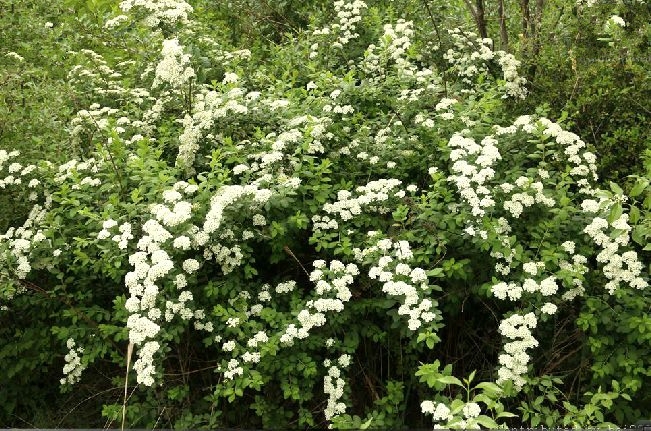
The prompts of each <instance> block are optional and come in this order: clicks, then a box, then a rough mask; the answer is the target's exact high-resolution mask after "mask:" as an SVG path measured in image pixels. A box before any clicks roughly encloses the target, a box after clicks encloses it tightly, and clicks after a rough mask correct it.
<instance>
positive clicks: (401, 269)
mask: <svg viewBox="0 0 651 431" xmlns="http://www.w3.org/2000/svg"><path fill="white" fill-rule="evenodd" d="M369 234H370V236H371V237H374V236H376V232H370V233H369ZM354 252H355V257H356V259H357V260H358V261H359V262H360V263H361V262H365V261H369V260H370V261H371V262H373V264H372V265H373V266H371V268H370V269H369V272H368V276H369V277H370V278H371V279H373V280H378V281H379V282H381V283H383V284H382V291H383V292H384V293H386V294H387V295H391V296H395V297H401V298H402V303H401V304H400V306H399V307H398V314H399V315H401V316H408V318H409V320H408V326H409V329H410V330H411V331H416V330H417V329H418V328H420V327H421V325H422V322H426V323H428V322H431V321H432V320H434V318H435V317H436V314H435V313H434V312H433V311H431V310H432V308H433V307H434V303H433V302H432V301H431V300H430V299H428V298H426V297H424V296H425V295H421V294H419V292H423V293H425V292H426V291H427V290H428V288H429V285H428V283H427V274H426V272H425V270H424V269H422V268H411V266H409V264H408V263H407V262H409V261H410V260H411V259H412V258H413V253H412V251H411V248H410V246H409V243H408V242H407V241H396V242H393V241H391V240H390V239H386V238H385V239H379V240H378V241H377V242H376V243H375V245H373V246H371V247H368V248H366V249H364V250H360V249H355V250H354ZM421 296H423V297H421Z"/></svg>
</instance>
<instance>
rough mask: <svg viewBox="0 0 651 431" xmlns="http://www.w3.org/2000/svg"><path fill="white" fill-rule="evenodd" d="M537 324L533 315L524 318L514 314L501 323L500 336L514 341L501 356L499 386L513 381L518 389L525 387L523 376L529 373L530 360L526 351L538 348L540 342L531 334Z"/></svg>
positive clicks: (506, 345) (509, 343)
mask: <svg viewBox="0 0 651 431" xmlns="http://www.w3.org/2000/svg"><path fill="white" fill-rule="evenodd" d="M537 324H538V320H537V319H536V315H535V314H533V313H527V314H525V315H524V316H522V315H520V314H513V315H511V316H509V317H507V318H506V319H503V320H502V322H501V323H500V326H499V331H500V334H502V336H504V337H506V338H508V339H509V340H513V341H509V342H508V343H506V344H505V345H504V352H505V353H503V354H501V355H500V356H499V363H500V365H501V367H500V368H499V370H498V371H497V374H498V376H499V377H498V379H497V383H498V384H500V383H502V382H505V381H512V382H513V384H514V385H515V387H516V388H518V389H520V388H522V386H523V385H524V383H525V380H524V379H523V378H522V375H523V374H525V373H526V372H527V364H528V363H529V360H530V357H529V355H528V354H527V353H526V350H527V349H531V348H533V347H536V346H538V340H536V339H535V338H534V337H533V335H532V334H531V329H533V328H535V327H536V326H537Z"/></svg>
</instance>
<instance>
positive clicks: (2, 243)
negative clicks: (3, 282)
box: [0, 198, 51, 299]
mask: <svg viewBox="0 0 651 431" xmlns="http://www.w3.org/2000/svg"><path fill="white" fill-rule="evenodd" d="M50 205H51V200H50V199H49V198H48V199H47V200H46V202H45V206H41V205H39V204H36V205H34V206H33V207H32V209H31V211H30V212H29V215H28V216H27V219H26V220H25V222H24V223H23V225H22V226H20V227H18V228H14V227H10V228H9V229H7V232H5V233H4V234H3V235H0V247H2V248H0V252H2V251H3V252H4V253H0V263H7V262H9V263H11V264H12V265H13V266H14V269H13V271H14V274H15V276H16V278H18V279H19V280H24V279H25V278H27V275H28V274H29V273H30V272H31V271H32V269H33V268H32V262H30V255H31V251H32V247H33V246H35V245H37V244H39V243H41V242H43V241H45V239H46V237H45V234H44V232H43V231H42V230H41V229H39V225H40V223H41V221H42V220H43V218H44V217H45V215H46V214H47V210H48V209H49V206H50ZM3 249H4V250H3ZM23 291H24V288H19V289H17V293H22V292H23ZM7 299H11V298H7Z"/></svg>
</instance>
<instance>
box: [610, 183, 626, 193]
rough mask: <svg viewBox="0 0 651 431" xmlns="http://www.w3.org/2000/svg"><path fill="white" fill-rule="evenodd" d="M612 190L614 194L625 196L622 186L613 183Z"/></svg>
mask: <svg viewBox="0 0 651 431" xmlns="http://www.w3.org/2000/svg"><path fill="white" fill-rule="evenodd" d="M610 190H612V192H613V193H615V194H617V195H620V196H621V195H623V194H624V190H622V188H621V187H620V186H618V185H617V184H615V183H614V182H612V181H611V182H610Z"/></svg>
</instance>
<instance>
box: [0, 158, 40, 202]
mask: <svg viewBox="0 0 651 431" xmlns="http://www.w3.org/2000/svg"><path fill="white" fill-rule="evenodd" d="M19 155H20V151H17V150H14V151H11V152H8V151H6V150H0V173H1V172H2V171H3V170H4V169H5V167H6V168H7V176H5V177H4V178H2V175H0V189H5V188H6V187H7V186H12V185H16V186H19V185H21V184H25V183H26V184H27V187H28V188H30V189H36V188H37V187H38V186H39V185H40V184H41V182H40V181H39V180H38V179H37V178H31V179H30V178H29V176H30V174H32V173H35V172H36V171H37V167H36V165H26V166H23V165H22V164H20V163H19V162H13V163H9V164H8V165H7V162H9V161H10V160H11V159H13V158H15V157H18V156H19ZM37 198H38V193H37V192H36V191H34V192H32V193H30V195H29V198H28V200H30V201H35V200H36V199H37Z"/></svg>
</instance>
